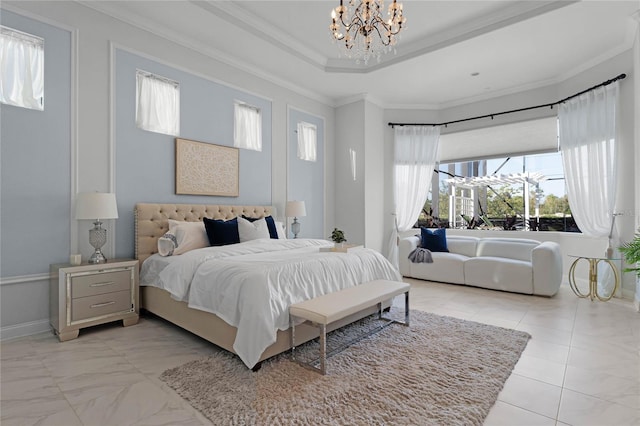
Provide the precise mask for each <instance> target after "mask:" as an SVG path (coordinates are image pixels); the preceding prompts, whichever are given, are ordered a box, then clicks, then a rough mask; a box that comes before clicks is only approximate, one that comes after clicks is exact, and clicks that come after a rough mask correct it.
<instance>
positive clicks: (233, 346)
mask: <svg viewBox="0 0 640 426" xmlns="http://www.w3.org/2000/svg"><path fill="white" fill-rule="evenodd" d="M272 212H274V209H273V208H272V207H271V206H224V205H191V204H150V203H138V204H137V205H136V207H135V214H134V217H135V255H136V258H137V259H138V260H139V261H140V264H141V265H143V263H144V267H142V270H141V272H142V271H147V272H148V271H149V270H154V271H155V272H154V273H155V274H164V275H163V277H164V278H163V279H162V280H159V279H157V278H156V276H155V275H153V274H149V276H148V277H145V276H143V275H141V287H140V292H141V307H142V308H143V309H144V310H146V311H148V312H151V313H153V314H155V315H157V316H159V317H161V318H164V319H166V320H167V321H170V322H172V323H174V324H176V325H178V326H180V327H182V328H184V329H185V330H188V331H190V332H192V333H194V334H196V335H198V336H200V337H202V338H204V339H206V340H208V341H210V342H212V343H214V344H215V345H217V346H219V347H222V348H224V349H226V350H228V351H230V352H232V353H235V354H237V355H238V356H239V357H240V358H241V359H242V361H243V362H244V363H245V364H246V365H247V367H249V368H254V367H258V366H259V363H260V362H261V361H262V360H264V359H267V358H269V357H272V356H274V355H276V354H278V353H281V352H284V351H286V350H288V349H290V348H291V339H290V333H289V331H288V330H287V327H288V323H286V324H283V318H284V317H283V315H285V313H284V311H285V310H286V311H287V312H288V307H287V306H288V305H286V303H288V302H287V300H300V297H302V296H300V295H295V296H292V295H289V294H286V295H285V296H286V297H285V296H282V297H279V296H278V297H276V302H277V303H279V304H280V305H281V306H279V309H280V310H279V311H278V314H273V315H272V316H273V317H274V318H270V320H272V322H273V324H271V323H270V326H271V327H273V325H276V326H277V327H276V328H274V329H272V330H271V331H270V333H271V334H274V332H275V336H271V337H270V338H269V339H270V340H268V342H267V343H268V344H264V345H263V346H264V348H263V347H262V346H259V344H260V340H261V337H260V336H258V337H255V336H250V338H249V340H248V341H251V342H253V340H256V341H258V343H257V344H256V345H258V346H259V347H257V348H256V347H252V348H251V350H252V351H253V352H252V353H250V354H248V353H246V351H245V349H244V346H242V345H241V344H240V343H241V342H240V343H239V341H240V340H242V341H247V338H246V337H247V336H245V335H246V334H247V332H246V330H247V329H249V330H251V327H249V328H247V325H245V324H243V321H242V320H240V319H239V318H238V319H237V320H234V318H233V314H230V313H228V312H225V310H224V309H220V306H218V308H215V309H214V308H206V307H203V306H201V305H200V302H199V301H197V300H196V299H195V298H196V296H197V295H199V296H198V297H200V299H199V300H202V295H203V292H208V291H210V290H209V288H208V287H209V286H214V287H216V286H225V287H224V288H225V289H226V291H227V293H228V291H229V289H231V290H232V291H233V292H236V289H237V288H241V287H242V288H244V287H246V286H249V288H252V289H253V291H255V292H256V293H257V294H260V292H263V295H264V298H267V297H271V296H269V295H272V294H273V289H271V292H270V291H269V290H265V286H264V285H262V284H259V285H258V284H257V281H259V280H260V279H261V275H264V276H265V277H266V278H265V279H266V280H270V279H271V278H269V277H276V276H277V277H280V276H281V275H282V273H280V271H279V270H278V269H276V268H279V267H280V266H279V265H280V263H282V264H283V265H285V266H286V268H288V269H289V270H295V271H297V272H296V273H297V275H296V276H295V278H291V280H292V281H295V282H292V283H291V285H296V286H298V287H300V288H301V289H302V291H303V292H307V291H306V290H305V289H306V288H308V289H312V290H313V291H311V290H309V291H308V292H307V293H308V294H307V295H306V296H305V297H314V295H316V294H319V293H318V292H320V293H322V292H331V291H335V290H336V289H337V288H335V287H334V288H332V287H331V286H329V287H328V289H327V288H325V289H319V287H318V286H319V283H320V282H327V283H329V284H331V283H332V282H333V281H344V282H345V283H346V284H344V285H357V284H360V283H362V282H365V281H369V280H371V279H391V280H401V279H400V275H399V273H398V272H397V270H395V269H394V268H393V267H391V266H390V264H389V263H388V262H386V259H384V258H383V257H382V256H381V255H380V254H379V253H376V252H374V251H372V250H368V249H361V250H360V252H358V253H355V254H353V253H352V254H350V257H352V258H354V259H355V260H354V261H355V262H360V266H359V267H353V268H351V267H349V266H348V265H349V263H348V262H347V260H346V259H348V256H344V255H343V254H331V253H320V250H319V247H320V246H327V245H329V244H330V243H328V242H327V241H324V240H256V241H250V242H243V243H240V244H234V245H233V247H231V246H229V247H228V248H224V247H223V248H220V247H208V248H202V249H198V250H193V251H191V252H188V253H186V255H185V254H183V255H180V256H171V258H161V257H160V256H158V255H157V254H156V253H157V251H158V239H159V238H160V237H161V236H162V235H164V234H165V233H166V232H167V230H168V229H169V227H168V222H169V219H173V220H179V221H187V222H199V221H202V219H203V218H205V217H207V218H211V219H223V220H229V219H233V218H234V217H237V216H248V217H253V218H262V217H265V216H269V215H271V214H272ZM147 259H149V261H148V262H146V263H145V261H146V260H147ZM189 259H191V260H189ZM327 262H328V263H327ZM349 262H351V261H349ZM342 263H344V264H345V265H347V266H344V268H350V269H344V270H343V269H341V268H343V266H341V264H342ZM150 265H153V267H151V266H150ZM254 265H262V266H260V267H262V269H260V268H259V267H255V266H254ZM327 265H328V266H327ZM285 266H283V268H285ZM243 267H244V268H246V269H245V270H242V269H237V268H243ZM185 268H186V269H185ZM189 268H191V271H190V272H189V273H190V274H191V275H189V273H187V275H185V276H189V277H193V278H189V279H186V278H184V279H183V278H181V275H172V274H174V273H175V271H180V274H182V273H183V271H186V270H187V269H189ZM254 269H255V270H254ZM159 271H160V272H159ZM238 271H240V272H238ZM261 271H265V272H264V273H263V272H261ZM335 271H339V273H340V274H343V276H344V279H343V280H342V279H340V280H336V279H335V273H336V272H335ZM329 272H331V273H329ZM332 273H333V275H332ZM158 276H160V275H158ZM223 276H227V277H228V279H229V281H231V280H232V279H236V277H238V276H242V277H244V281H243V282H242V285H241V284H238V285H236V284H233V285H231V284H227V283H226V280H223V279H221V278H220V277H223ZM167 277H175V280H174V279H171V280H169V279H167ZM332 277H333V278H332ZM238 279H239V278H238ZM274 279H275V278H274ZM277 279H278V280H279V279H280V278H277ZM288 279H289V278H288ZM154 281H163V285H157V286H156V285H155V283H154ZM173 281H176V282H177V281H184V282H185V283H186V282H187V281H188V282H189V285H188V286H187V288H188V289H189V290H188V291H186V290H185V292H184V294H178V293H176V291H174V290H173V289H172V288H170V287H171V286H172V285H173V284H174V283H173ZM213 281H216V282H215V283H213ZM307 281H308V282H307ZM145 282H146V285H144V284H143V283H145ZM269 282H270V283H271V281H269ZM191 283H193V284H191ZM349 283H350V284H349ZM167 284H170V285H169V287H167ZM270 285H271V284H270ZM341 285H342V284H341ZM189 286H192V287H189ZM243 286H244V287H243ZM253 291H252V292H247V291H244V293H243V294H238V295H235V294H234V297H238V299H235V300H234V301H232V303H229V304H227V305H234V304H242V303H247V304H249V303H254V306H257V305H255V301H254V300H250V299H251V298H253V299H260V298H261V297H262V296H257V295H256V296H253V295H252V294H253ZM237 292H238V293H240V291H239V290H237ZM284 292H285V293H286V291H284ZM204 296H205V298H207V297H209V298H212V297H213V296H211V295H210V294H209V293H207V294H205V295H204ZM291 297H297V298H298V299H291ZM240 298H245V299H240ZM246 298H249V299H246ZM212 300H213V299H212ZM245 300H248V301H247V302H245ZM269 303H270V304H271V305H274V299H273V298H272V299H270V302H269ZM190 306H191V307H190ZM194 306H195V307H197V309H195V308H194ZM225 306H226V305H225ZM234 306H235V305H234ZM255 310H259V306H257V307H256V308H255ZM245 311H246V310H245ZM249 311H251V310H249ZM374 312H375V307H373V308H371V309H369V310H366V311H363V312H360V313H358V314H356V315H352V316H350V317H348V318H345V320H343V321H341V322H339V323H336V324H334V325H333V327H332V329H335V328H338V327H342V326H343V325H346V324H348V323H350V322H353V321H355V320H357V319H360V318H362V317H364V316H366V315H369V314H371V313H374ZM242 315H245V314H242ZM286 315H287V318H288V313H287V314H286ZM222 318H224V320H223V319H222ZM245 322H246V321H245ZM230 323H231V324H235V325H231V324H230ZM261 327H262V326H261ZM259 328H260V327H259ZM264 332H266V330H265V331H264ZM317 336H318V331H317V328H316V327H311V326H308V325H306V324H302V325H301V326H300V327H296V341H297V342H303V341H308V340H310V339H313V338H315V337H317ZM265 339H266V338H264V339H262V343H264V341H265ZM274 340H275V341H274ZM256 345H253V346H256Z"/></svg>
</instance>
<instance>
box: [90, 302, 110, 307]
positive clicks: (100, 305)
mask: <svg viewBox="0 0 640 426" xmlns="http://www.w3.org/2000/svg"><path fill="white" fill-rule="evenodd" d="M114 303H116V302H114V301H111V302H104V303H96V304H95V305H91V306H90V307H91V308H102V307H103V306H109V305H113V304H114Z"/></svg>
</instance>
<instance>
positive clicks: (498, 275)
mask: <svg viewBox="0 0 640 426" xmlns="http://www.w3.org/2000/svg"><path fill="white" fill-rule="evenodd" d="M464 276H465V280H466V282H465V284H467V285H472V286H475V287H484V288H490V289H494V290H504V291H513V292H515V293H524V294H533V268H532V266H531V262H526V261H523V260H515V259H508V258H505V257H486V256H485V257H473V258H470V259H469V260H467V261H466V262H464Z"/></svg>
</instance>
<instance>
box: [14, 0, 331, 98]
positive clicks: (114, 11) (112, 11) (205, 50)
mask: <svg viewBox="0 0 640 426" xmlns="http://www.w3.org/2000/svg"><path fill="white" fill-rule="evenodd" d="M76 1H77V2H78V3H79V4H81V5H82V6H85V7H88V8H90V9H93V10H95V11H97V12H99V13H102V14H104V15H107V16H110V17H112V18H114V19H117V20H119V21H122V22H124V23H126V24H129V25H131V26H133V27H136V28H139V29H141V30H143V31H147V32H149V33H151V34H153V35H155V36H157V37H160V38H162V39H165V40H168V41H171V42H173V43H176V44H178V45H180V46H183V47H185V48H187V49H190V50H193V51H195V52H197V53H199V54H201V55H204V56H207V57H209V58H211V59H214V60H216V61H219V62H222V63H224V64H226V65H229V66H231V67H234V68H237V69H239V70H241V71H244V72H246V73H248V74H251V75H253V76H255V77H258V78H260V79H262V80H265V81H268V82H270V83H273V84H275V85H277V86H280V87H283V88H285V89H288V90H291V91H293V92H295V93H297V94H299V95H301V96H304V97H307V98H309V99H312V100H315V101H317V102H320V103H321V104H324V105H328V106H332V105H333V103H334V101H335V100H334V99H333V98H331V97H328V96H326V95H323V94H321V93H318V92H315V91H313V90H309V89H308V88H306V87H302V86H299V85H296V84H293V83H291V82H290V81H289V80H286V79H283V78H280V77H278V76H276V75H274V74H272V73H268V72H266V71H263V70H261V69H260V67H257V66H256V65H255V64H251V63H249V62H247V61H243V60H240V59H239V58H237V57H235V56H232V55H229V54H227V53H225V52H223V51H221V50H219V49H215V48H213V47H211V46H210V45H208V44H205V43H201V42H199V41H197V40H194V39H193V38H191V37H185V36H184V35H182V34H180V33H178V32H176V31H172V30H169V29H167V28H166V27H163V26H162V25H159V24H157V23H155V22H153V21H152V20H150V19H147V18H144V17H141V16H139V15H135V16H133V15H131V14H123V13H121V12H120V11H119V10H118V8H117V7H112V6H111V5H110V4H109V2H92V1H91V2H86V1H78V0H76ZM3 7H4V6H3ZM225 84H226V83H225Z"/></svg>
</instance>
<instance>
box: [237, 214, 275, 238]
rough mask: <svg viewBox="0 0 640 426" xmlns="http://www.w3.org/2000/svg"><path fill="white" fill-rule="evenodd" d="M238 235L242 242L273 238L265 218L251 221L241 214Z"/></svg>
mask: <svg viewBox="0 0 640 426" xmlns="http://www.w3.org/2000/svg"><path fill="white" fill-rule="evenodd" d="M238 236H239V237H240V242H241V243H244V242H245V241H251V240H257V239H259V238H271V236H270V235H269V227H268V226H267V221H266V220H265V219H264V218H262V219H258V220H255V221H253V222H250V221H248V220H247V219H245V218H243V217H241V216H238Z"/></svg>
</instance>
